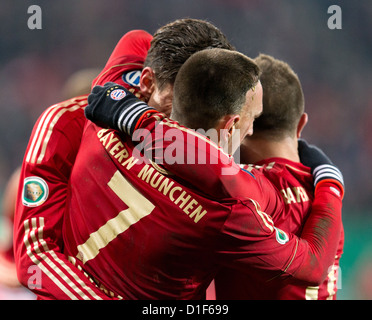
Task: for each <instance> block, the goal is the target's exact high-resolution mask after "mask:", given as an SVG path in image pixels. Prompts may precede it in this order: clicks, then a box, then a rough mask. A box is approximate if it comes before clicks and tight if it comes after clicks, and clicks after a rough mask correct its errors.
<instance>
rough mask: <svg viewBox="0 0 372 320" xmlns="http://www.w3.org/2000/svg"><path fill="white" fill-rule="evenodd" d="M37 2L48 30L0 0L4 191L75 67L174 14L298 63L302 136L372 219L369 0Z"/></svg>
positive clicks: (96, 64) (252, 51)
mask: <svg viewBox="0 0 372 320" xmlns="http://www.w3.org/2000/svg"><path fill="white" fill-rule="evenodd" d="M336 2H337V3H336ZM33 4H37V5H39V6H40V7H41V9H42V19H43V20H42V29H41V30H29V29H28V27H27V19H28V18H29V14H27V8H28V6H29V5H30V3H28V2H27V1H12V0H4V1H2V2H1V4H0V25H1V28H0V48H1V50H0V136H1V139H0V195H2V194H3V192H4V189H5V186H6V183H7V181H8V179H9V178H10V176H11V174H12V172H13V171H14V170H15V169H16V167H17V166H18V165H19V164H20V163H21V161H22V159H23V156H24V151H25V148H26V145H27V142H28V138H29V135H30V133H31V129H32V127H33V124H34V123H35V121H36V119H37V118H38V116H39V115H40V113H41V112H42V111H43V110H44V109H45V108H47V107H48V106H50V105H51V104H54V103H56V102H59V101H61V100H63V99H65V98H67V96H66V95H67V94H68V93H67V92H66V90H69V89H68V88H66V81H67V79H69V78H70V76H71V75H72V74H74V73H75V72H76V71H79V70H82V69H87V68H102V67H103V64H104V63H105V61H106V59H107V57H108V55H109V53H110V52H111V50H112V48H113V47H114V45H115V44H116V42H117V41H118V39H120V37H121V36H122V35H123V34H124V33H125V32H127V31H129V30H131V29H145V30H146V31H148V32H150V33H153V32H154V31H155V30H156V29H157V28H158V27H160V26H161V25H163V24H165V23H167V22H169V21H171V20H174V19H176V18H181V17H192V18H200V19H206V20H208V21H210V22H212V23H213V24H215V25H216V26H218V27H219V28H220V29H221V30H222V31H223V32H224V33H225V34H226V35H227V37H228V38H229V39H230V40H231V42H232V43H233V44H234V45H235V46H236V48H237V49H238V50H239V51H241V52H243V53H245V54H247V55H248V56H250V57H255V56H257V55H258V54H259V53H261V52H262V53H267V54H270V55H273V56H274V57H276V58H278V59H282V60H285V61H287V62H288V63H289V64H290V65H291V66H292V67H293V69H294V70H295V71H296V72H297V73H298V75H299V77H300V79H301V81H302V85H303V89H304V94H305V100H306V105H305V108H306V112H307V113H308V114H309V123H308V125H307V127H306V128H305V131H304V138H306V139H307V140H309V141H311V142H312V143H314V144H316V145H318V146H320V147H321V148H322V149H324V150H325V151H326V152H327V154H328V155H329V156H330V157H331V159H332V160H333V161H334V162H335V163H336V164H337V165H338V166H339V168H340V169H341V170H342V172H343V174H344V178H345V183H346V197H345V200H344V203H345V208H346V209H347V210H345V211H346V213H347V214H348V213H349V212H352V214H353V215H355V216H357V217H358V218H359V219H364V218H369V213H370V209H369V208H370V207H371V206H372V182H371V180H372V166H371V159H372V125H371V124H372V79H371V77H372V72H371V71H372V5H371V2H370V1H368V0H358V1H345V0H343V1H324V0H305V1H291V0H281V1H273V0H260V1H259V0H249V1H245V0H229V1H227V0H226V1H225V0H202V1H198V0H177V1H173V0H159V1H146V0H136V1H129V0H121V1H113V0H106V1H89V0H79V1H76V0H75V1H74V0H66V1H58V2H57V1H46V0H43V1H35V3H33ZM332 4H337V5H339V6H340V7H341V9H342V29H341V30H329V29H328V27H327V20H328V18H329V14H327V8H328V7H329V6H330V5H332ZM346 218H347V217H346ZM369 221H371V219H370V218H369ZM346 236H347V235H346ZM346 239H347V238H346ZM369 263H371V261H369Z"/></svg>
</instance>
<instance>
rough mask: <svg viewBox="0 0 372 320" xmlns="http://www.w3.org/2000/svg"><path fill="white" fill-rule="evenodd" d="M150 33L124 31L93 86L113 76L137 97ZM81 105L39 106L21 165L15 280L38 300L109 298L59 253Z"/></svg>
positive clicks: (80, 127)
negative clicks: (45, 108) (139, 76)
mask: <svg viewBox="0 0 372 320" xmlns="http://www.w3.org/2000/svg"><path fill="white" fill-rule="evenodd" d="M151 38H152V37H151V35H150V34H148V33H147V32H145V31H139V30H136V31H132V32H129V33H127V34H126V35H124V36H123V38H122V39H121V40H120V42H119V43H118V45H117V47H116V48H115V50H114V52H113V54H112V55H111V57H110V59H109V61H108V63H107V64H106V66H105V69H104V70H103V71H102V72H101V73H100V75H99V76H98V77H97V79H96V80H95V81H94V83H93V85H95V84H99V85H103V84H104V83H105V82H107V81H115V82H118V83H121V84H122V85H124V86H125V87H126V88H128V89H129V90H130V91H131V92H133V93H134V94H137V96H138V92H139V88H138V87H137V85H136V83H137V82H136V81H137V78H138V73H140V72H141V69H142V67H143V62H144V60H145V57H146V54H147V50H148V48H149V47H150V41H151ZM139 46H140V47H141V48H139ZM86 105H87V95H85V96H81V97H76V98H72V99H69V100H67V101H64V102H61V103H58V104H56V105H53V106H51V107H49V108H48V109H47V110H46V111H44V112H43V113H42V115H41V116H40V117H39V119H38V121H37V123H36V124H35V126H34V129H33V132H32V134H31V137H30V140H29V144H28V147H27V150H26V154H25V158H24V161H23V165H22V172H21V178H20V185H19V190H18V195H17V204H16V212H15V221H14V244H15V261H16V265H17V272H18V277H19V279H20V281H21V283H22V284H23V285H24V286H26V287H28V288H29V289H31V290H32V291H33V292H34V293H36V294H37V295H38V298H40V299H107V298H109V297H108V296H107V295H106V294H105V293H104V292H103V291H101V290H100V289H98V288H97V286H96V285H95V284H94V283H93V282H92V280H91V279H89V278H88V277H87V276H86V275H85V274H84V273H83V272H81V270H79V269H78V268H76V267H75V266H74V265H73V264H72V263H71V262H70V261H69V260H68V258H67V257H66V256H65V255H64V254H63V253H62V249H63V239H62V222H63V214H64V211H65V206H66V194H67V184H68V180H69V178H70V173H71V170H72V166H73V164H74V162H75V157H76V154H77V151H78V149H79V147H80V142H81V137H82V133H83V129H84V125H85V122H86V118H85V116H84V108H85V107H86Z"/></svg>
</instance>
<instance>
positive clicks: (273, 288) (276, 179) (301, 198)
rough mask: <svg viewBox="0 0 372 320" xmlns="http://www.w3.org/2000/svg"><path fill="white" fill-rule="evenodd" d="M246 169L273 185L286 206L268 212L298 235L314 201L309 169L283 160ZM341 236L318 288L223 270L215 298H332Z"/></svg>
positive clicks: (263, 162) (282, 225) (277, 222)
mask: <svg viewBox="0 0 372 320" xmlns="http://www.w3.org/2000/svg"><path fill="white" fill-rule="evenodd" d="M242 167H243V168H245V169H247V170H251V169H252V168H257V169H258V170H260V171H262V172H263V174H264V175H265V176H266V177H267V178H268V179H269V180H270V181H272V182H273V184H274V185H275V186H276V187H277V189H278V190H279V191H280V193H281V195H282V197H283V201H284V203H285V206H284V211H280V210H271V209H270V208H268V211H267V212H272V213H273V214H272V215H271V217H272V219H273V221H274V223H275V225H276V226H277V227H279V228H281V229H283V230H287V231H289V232H292V233H294V234H296V235H297V236H300V235H301V232H302V228H303V225H304V222H305V221H306V219H307V218H308V216H309V214H310V211H311V204H312V202H313V198H314V196H313V193H314V192H313V189H314V187H313V177H312V175H311V173H310V170H309V168H307V167H305V166H303V165H302V164H301V163H295V162H292V161H289V160H286V159H283V158H271V159H266V160H264V161H260V162H258V163H257V164H256V165H255V166H252V165H249V166H242ZM343 240H344V239H343V233H342V234H341V239H340V243H339V246H338V249H337V253H336V257H335V261H334V264H333V265H332V266H330V268H329V273H328V276H327V279H325V281H324V282H323V283H322V284H321V285H320V286H306V285H303V284H302V283H301V282H299V281H296V280H293V279H287V280H283V279H280V280H277V279H272V280H271V281H267V282H266V281H261V279H262V278H261V277H260V276H259V275H257V272H259V271H256V272H252V274H246V273H241V272H237V271H236V270H233V269H228V268H225V269H223V270H222V271H221V272H219V273H218V275H217V277H216V279H215V288H216V298H217V299H241V300H252V299H258V300H263V299H269V300H283V299H291V300H305V299H307V300H309V299H319V300H325V299H335V298H336V291H337V276H338V272H337V271H338V267H339V260H340V257H341V254H342V252H343V242H344V241H343Z"/></svg>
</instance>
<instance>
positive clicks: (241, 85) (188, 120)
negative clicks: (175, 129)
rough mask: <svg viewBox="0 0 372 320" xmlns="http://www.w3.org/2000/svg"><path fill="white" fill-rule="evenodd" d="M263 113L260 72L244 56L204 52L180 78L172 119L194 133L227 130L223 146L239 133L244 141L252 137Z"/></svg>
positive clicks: (186, 66) (190, 61) (186, 65)
mask: <svg viewBox="0 0 372 320" xmlns="http://www.w3.org/2000/svg"><path fill="white" fill-rule="evenodd" d="M261 112H262V87H261V84H260V81H259V68H258V66H257V65H256V64H255V63H254V61H253V60H252V59H250V58H248V57H247V56H245V55H243V54H242V53H239V52H237V51H231V50H225V49H206V50H202V51H199V52H197V53H195V54H194V55H192V56H191V57H190V58H189V59H188V60H187V61H186V62H185V63H184V65H183V66H182V67H181V68H180V71H179V72H178V74H177V77H176V80H175V84H174V97H173V110H172V118H173V119H175V120H177V121H179V122H180V124H182V125H185V126H186V127H189V128H193V129H203V130H204V131H207V130H209V129H211V128H214V129H217V131H218V132H221V129H224V131H223V132H224V136H219V142H220V143H221V144H225V143H226V142H228V141H229V139H231V137H232V135H233V133H234V131H235V129H239V130H237V132H238V133H239V134H240V136H239V139H240V141H241V140H242V139H243V138H244V136H245V135H247V134H251V133H252V127H253V120H254V119H255V118H256V117H257V116H258V115H259V114H260V113H261Z"/></svg>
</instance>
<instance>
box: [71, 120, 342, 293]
mask: <svg viewBox="0 0 372 320" xmlns="http://www.w3.org/2000/svg"><path fill="white" fill-rule="evenodd" d="M162 117H163V116H162V115H160V114H158V113H157V114H154V115H152V116H150V117H149V118H141V123H140V125H139V127H142V128H146V129H147V130H149V132H150V135H149V138H150V142H151V141H152V138H153V136H152V135H151V130H152V129H154V128H155V124H156V121H157V120H162ZM163 125H164V126H165V131H166V130H167V128H176V129H177V130H179V131H180V132H181V133H182V135H183V138H184V140H182V139H181V140H182V141H181V142H180V143H181V144H182V145H183V146H185V145H184V144H185V141H187V144H188V143H190V144H191V145H194V146H198V148H202V145H203V143H202V141H200V140H203V141H204V142H207V140H208V139H205V137H203V136H201V135H198V134H195V132H193V131H191V130H188V129H186V128H184V127H180V126H179V125H178V124H177V123H175V122H172V121H170V120H167V121H165V122H164V123H163ZM184 135H192V136H193V138H194V142H193V143H192V142H191V141H192V139H191V140H188V139H187V137H185V136H184ZM195 140H196V142H195ZM165 144H166V143H165ZM204 146H208V147H207V148H206V149H205V150H204V151H205V152H209V153H211V152H210V150H213V149H218V148H217V147H216V146H215V145H214V144H213V143H211V142H210V141H208V142H207V143H206V144H204ZM142 147H143V148H142V149H141V148H140V149H137V148H134V145H133V142H132V141H131V139H130V138H129V137H128V136H124V135H123V136H119V134H118V133H116V132H115V131H113V130H108V129H101V128H99V127H97V126H96V125H94V124H87V126H86V129H85V132H84V134H83V138H82V144H81V148H80V150H79V153H78V155H77V157H76V163H75V166H74V168H73V172H72V174H71V181H70V189H69V199H68V212H67V214H66V215H65V224H64V226H65V229H64V239H65V243H66V246H65V251H66V254H67V255H68V256H69V257H70V259H71V260H72V261H75V263H76V265H77V266H78V267H79V268H81V269H83V270H84V271H85V272H87V273H88V274H89V275H90V277H91V278H93V279H94V280H95V281H96V282H97V283H99V284H100V285H101V286H102V288H105V290H107V292H109V294H111V295H113V296H114V297H117V298H124V299H200V298H202V297H204V294H205V289H206V288H207V286H208V285H209V283H210V281H211V280H212V279H213V277H214V275H215V274H216V272H217V271H218V270H219V269H220V268H221V266H228V267H231V268H234V269H235V270H239V271H240V272H243V273H251V272H253V271H255V270H260V276H262V277H263V279H265V280H268V279H272V278H275V277H284V278H286V277H289V276H292V277H296V278H299V279H301V280H303V281H308V282H309V283H314V282H319V281H320V280H319V279H321V281H322V280H323V279H324V277H325V270H326V267H325V266H328V265H330V264H331V263H330V260H333V257H334V255H335V252H336V246H337V243H338V239H339V233H340V223H339V221H338V219H334V217H338V216H339V215H340V212H341V198H340V197H339V196H337V195H336V194H335V193H333V192H332V191H331V190H330V186H332V184H331V183H328V182H327V183H324V184H323V185H322V186H319V187H318V189H317V193H318V194H319V195H320V196H317V197H316V199H315V201H314V203H313V212H312V219H309V223H308V224H307V225H306V226H305V229H304V230H303V232H302V239H301V238H299V237H297V236H295V235H294V234H291V233H288V232H285V231H283V230H280V229H279V228H277V227H276V226H275V225H274V223H273V221H272V219H271V217H270V216H269V215H268V214H266V213H265V212H264V211H263V209H267V208H270V206H273V207H275V204H277V205H278V206H279V202H278V201H279V200H278V199H280V196H279V192H275V191H273V192H272V193H271V191H270V190H271V189H268V191H269V192H268V194H265V195H262V193H265V192H263V191H262V186H263V185H264V183H263V182H261V181H260V180H261V179H263V180H262V181H264V178H258V176H259V174H258V175H257V176H255V175H252V174H250V173H248V172H246V171H243V170H240V169H239V170H238V172H236V174H235V175H230V176H228V175H221V174H219V175H218V176H217V178H216V176H214V174H213V172H217V173H218V172H220V171H221V169H222V168H223V167H225V168H227V169H228V168H229V167H230V168H231V167H235V166H236V165H235V164H234V163H233V161H231V159H230V161H228V162H225V160H226V159H225V160H224V161H222V162H221V161H217V163H216V164H213V165H211V164H210V163H205V164H203V165H199V164H195V165H194V166H192V167H189V169H188V170H187V166H190V165H181V166H178V165H177V164H174V163H173V164H169V165H167V164H165V163H163V164H162V165H159V164H158V163H156V162H157V161H156V160H157V159H156V157H154V158H153V160H152V161H150V160H148V158H147V157H141V153H140V152H139V150H140V151H141V150H142V151H144V152H146V151H147V150H149V149H151V145H150V146H149V145H148V144H147V143H146V142H145V143H144V144H143V145H142ZM152 147H153V145H152ZM208 150H209V151H208ZM150 151H156V150H154V149H151V150H150ZM225 157H227V158H229V157H228V156H227V155H225ZM217 160H219V159H217ZM168 169H169V170H168ZM171 169H174V170H171ZM178 169H179V170H178ZM225 178H226V179H225ZM216 179H217V180H216ZM234 179H236V180H234ZM219 181H222V183H219ZM236 181H238V182H239V189H240V190H244V192H241V193H240V195H239V193H238V192H239V191H238V189H237V188H236V185H235V183H234V182H236ZM243 183H244V184H243ZM213 195H216V196H215V197H213ZM250 195H251V196H252V197H250ZM255 197H256V199H255ZM268 199H271V201H270V200H268ZM310 220H311V221H310ZM319 223H323V224H324V225H328V226H329V227H330V230H328V229H327V230H326V232H324V231H322V230H319V228H317V226H318V225H319ZM324 233H326V234H324ZM319 239H320V242H321V248H320V249H321V250H320V251H323V250H324V251H325V252H327V253H329V252H331V255H332V258H331V259H330V258H329V257H328V259H327V258H325V259H322V260H320V259H319V253H317V251H316V250H318V249H319V244H318V242H319ZM323 239H324V240H325V242H324V241H323ZM314 248H315V250H314Z"/></svg>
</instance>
